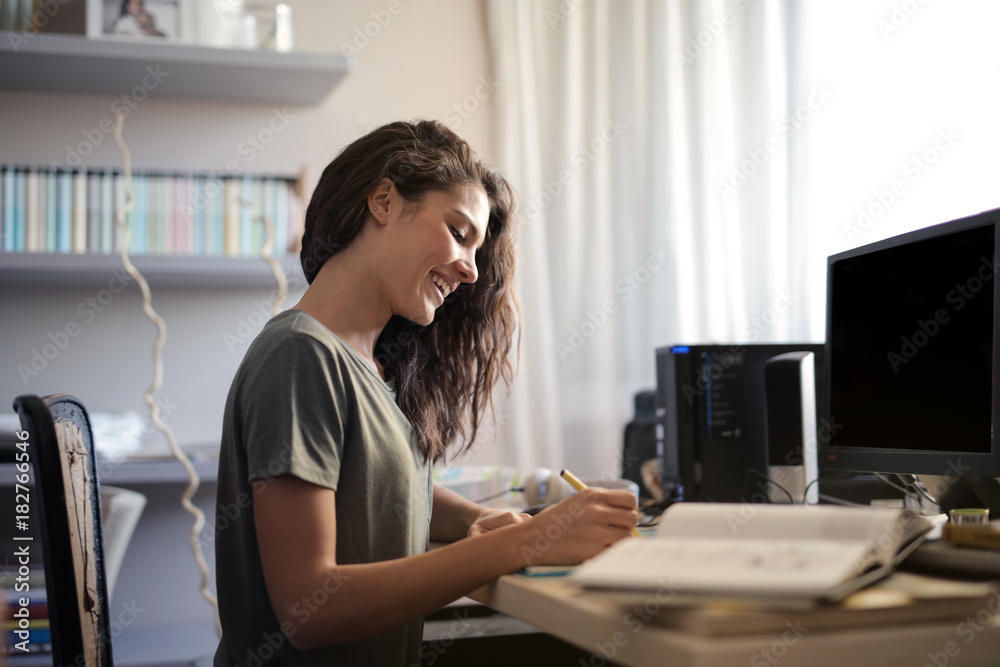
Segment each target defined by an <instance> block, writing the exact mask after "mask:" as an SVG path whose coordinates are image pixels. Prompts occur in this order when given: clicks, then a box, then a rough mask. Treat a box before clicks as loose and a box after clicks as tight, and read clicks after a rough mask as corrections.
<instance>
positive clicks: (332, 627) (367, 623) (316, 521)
mask: <svg viewBox="0 0 1000 667" xmlns="http://www.w3.org/2000/svg"><path fill="white" fill-rule="evenodd" d="M435 495H436V494H435ZM335 496H336V494H335V492H334V491H332V490H330V489H327V488H324V487H321V486H317V485H314V484H310V483H309V482H305V481H303V480H300V479H298V478H296V477H291V476H287V475H283V476H280V477H277V478H274V479H272V480H269V482H267V483H265V482H260V481H258V482H254V520H255V523H256V530H257V542H258V544H259V545H260V554H261V564H262V566H263V570H264V579H265V583H266V584H267V591H268V595H269V596H270V598H271V604H272V605H273V607H274V610H275V613H276V614H277V617H278V620H279V622H280V623H281V627H282V630H283V631H284V632H285V634H286V635H287V636H288V638H289V641H290V642H291V644H292V645H293V646H295V647H296V648H299V649H313V648H320V647H322V646H328V645H332V644H338V643H344V642H351V641H358V640H360V639H364V638H367V637H372V636H375V635H378V634H381V633H383V632H385V631H387V630H390V629H392V628H394V627H398V626H400V625H403V624H405V623H408V622H410V621H412V620H413V619H415V618H419V617H421V616H425V615H426V614H428V613H430V612H432V611H434V610H436V609H439V608H440V607H442V606H443V605H445V604H447V603H448V602H451V601H452V600H454V599H456V598H458V597H461V596H462V595H465V594H466V593H469V592H471V591H472V590H474V589H476V588H477V587H479V586H481V585H482V584H484V583H487V582H489V581H491V580H492V579H495V578H496V577H498V576H500V575H502V574H506V573H508V572H513V571H514V570H517V569H519V568H521V567H524V566H525V565H529V564H530V565H544V564H565V563H579V562H582V561H583V560H586V559H587V558H590V557H591V556H594V555H596V554H597V553H599V552H600V551H602V550H603V549H604V548H605V547H607V546H608V545H610V544H612V543H614V542H617V541H618V540H620V539H622V538H623V537H627V536H628V535H629V532H630V530H631V529H632V527H633V526H635V525H636V523H637V520H638V513H637V512H636V508H635V497H634V496H633V495H632V494H630V493H628V492H627V491H609V490H605V489H588V490H586V491H582V492H580V493H578V494H576V495H574V496H572V497H570V498H568V499H566V500H564V501H563V502H561V503H559V504H558V505H556V506H554V507H551V508H549V509H547V510H545V511H544V512H541V513H539V514H538V515H537V516H535V517H534V518H533V519H532V520H530V521H525V522H523V523H515V524H511V525H508V526H505V527H503V528H498V529H496V530H491V531H490V532H488V533H485V534H482V535H477V536H475V537H472V538H470V539H465V540H460V541H458V542H456V543H454V544H450V545H448V546H445V547H443V548H441V549H435V550H433V551H429V552H427V553H424V554H420V555H417V556H411V557H408V558H399V559H395V560H389V561H382V562H378V563H365V564H358V565H340V564H338V563H337V561H336V545H337V528H336V523H337V522H336V497H335Z"/></svg>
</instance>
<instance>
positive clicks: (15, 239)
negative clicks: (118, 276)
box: [0, 165, 303, 257]
mask: <svg viewBox="0 0 1000 667" xmlns="http://www.w3.org/2000/svg"><path fill="white" fill-rule="evenodd" d="M296 192H297V190H296V183H295V181H293V180H291V179H287V178H276V177H261V176H226V177H218V176H213V175H208V174H190V173H181V174H161V173H147V172H135V173H133V175H132V187H131V194H132V199H133V204H132V209H131V211H130V212H129V213H128V214H127V215H126V222H127V223H128V225H129V227H130V230H131V240H130V243H129V252H130V253H132V254H135V255H143V254H165V255H175V256H192V255H203V256H219V255H231V256H242V257H256V256H257V255H259V254H260V252H261V249H262V247H263V244H264V240H265V238H266V231H265V229H264V227H263V225H262V224H261V223H260V222H259V220H258V218H259V217H261V216H263V217H266V218H267V219H268V220H270V222H271V224H272V226H273V228H274V233H275V243H274V246H273V248H272V250H271V254H272V255H274V256H281V255H284V254H287V253H289V252H294V251H295V248H296V246H297V244H298V237H299V236H300V235H301V232H302V217H303V209H302V205H301V202H300V201H299V198H298V196H297V194H296ZM125 202H126V192H125V178H124V174H123V173H122V172H120V171H115V170H112V169H78V170H67V169H50V168H46V167H20V166H16V165H2V166H0V248H2V250H3V251H4V252H48V253H76V254H82V253H92V254H113V253H116V252H118V251H119V249H120V247H121V242H122V238H123V232H122V231H121V229H120V228H119V226H118V224H117V212H118V211H119V210H120V209H122V207H123V206H124V205H125Z"/></svg>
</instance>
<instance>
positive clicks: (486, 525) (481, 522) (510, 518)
mask: <svg viewBox="0 0 1000 667" xmlns="http://www.w3.org/2000/svg"><path fill="white" fill-rule="evenodd" d="M525 521H531V516H530V515H528V514H520V513H518V512H508V511H506V510H499V509H492V508H489V507H484V508H483V509H482V512H480V514H479V517H478V518H477V519H476V520H475V521H473V522H472V525H470V526H469V535H468V536H469V537H473V536H475V535H482V534H483V533H488V532H490V531H491V530H495V529H497V528H503V527H504V526H509V525H511V524H515V523H524V522H525Z"/></svg>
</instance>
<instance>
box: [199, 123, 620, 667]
mask: <svg viewBox="0 0 1000 667" xmlns="http://www.w3.org/2000/svg"><path fill="white" fill-rule="evenodd" d="M513 200H514V195H513V192H512V190H511V188H510V186H509V185H508V184H507V182H506V180H505V179H504V178H503V177H502V176H501V175H500V174H498V173H497V172H495V171H494V170H492V169H490V168H489V167H487V166H486V165H484V164H483V163H482V162H480V161H479V160H478V159H477V158H476V156H475V154H474V153H473V152H472V150H471V149H470V148H469V146H468V145H467V144H466V143H465V142H464V141H462V140H461V139H460V138H459V137H458V136H457V135H456V134H455V133H454V132H452V131H451V130H449V129H448V128H446V127H445V126H444V125H442V124H441V123H437V122H430V121H425V122H420V123H413V124H411V123H402V122H400V123H392V124H389V125H386V126H383V127H381V128H378V129H376V130H375V131H373V132H372V133H370V134H368V135H366V136H364V137H362V138H360V139H358V140H357V141H355V142H354V143H352V144H351V145H349V146H348V147H347V148H345V149H344V150H343V152H341V154H340V155H338V156H337V158H335V159H334V160H333V162H332V163H330V165H329V166H328V167H327V168H326V169H325V170H324V172H323V175H322V177H321V178H320V181H319V184H318V185H317V187H316V190H315V192H314V194H313V198H312V201H311V202H310V204H309V207H308V210H307V212H306V225H305V233H304V235H303V242H302V254H301V259H302V267H303V269H304V271H305V275H306V279H307V280H308V281H309V283H310V285H309V288H308V289H307V290H306V293H305V294H304V295H303V297H302V299H301V301H300V302H299V303H298V304H297V305H296V306H295V307H294V308H293V309H291V310H289V311H287V312H285V313H281V314H279V315H277V316H276V317H274V318H273V319H272V320H271V321H270V322H268V323H267V324H266V325H265V327H264V329H263V330H262V331H261V333H260V335H259V336H258V337H257V339H256V340H255V341H254V342H253V343H252V344H251V345H250V347H249V349H248V350H247V354H246V357H245V358H244V360H243V362H242V364H241V365H240V368H239V370H238V371H237V374H236V378H235V379H234V381H233V385H232V388H231V389H230V393H229V397H228V399H227V401H226V412H225V416H224V421H223V437H222V448H221V454H220V460H219V490H218V508H219V509H218V522H217V528H218V527H219V526H226V527H225V528H224V529H221V530H219V529H217V530H216V534H217V537H216V572H217V579H218V589H219V609H220V616H221V621H222V627H223V636H222V641H221V643H220V645H219V649H218V651H217V652H216V656H215V664H216V665H234V664H257V665H270V664H282V665H318V664H336V665H364V666H366V667H369V666H372V665H398V666H402V665H412V664H418V663H419V660H420V656H419V650H420V641H421V638H422V623H421V620H420V619H421V617H422V616H424V615H426V614H427V613H429V612H431V611H434V610H436V609H437V608H439V607H441V606H442V605H444V604H446V603H447V602H449V601H451V600H454V599H455V598H457V597H460V596H461V595H464V594H466V593H468V592H470V591H472V590H473V589H475V588H476V587H478V586H480V585H482V584H484V583H486V582H488V581H490V580H491V579H494V578H496V577H497V576H498V575H501V574H505V573H507V572H511V571H513V570H516V569H518V568H520V567H524V566H525V565H528V564H537V565H545V564H566V563H579V562H581V561H582V560H584V559H586V558H589V557H591V556H593V555H595V554H596V553H598V552H600V551H601V550H603V549H604V548H605V547H606V546H607V545H609V544H612V543H614V542H616V541H618V540H619V539H622V538H624V537H626V536H628V534H629V531H630V530H631V529H632V527H633V526H635V524H636V521H637V514H636V510H635V498H634V496H633V495H632V494H631V493H629V492H627V491H610V490H604V489H591V490H587V491H583V492H581V493H580V494H579V495H577V496H574V497H572V498H570V499H567V500H566V501H564V502H563V503H560V504H559V505H556V506H554V507H553V508H551V509H550V510H547V511H544V512H541V513H539V514H538V515H537V516H536V517H534V518H530V517H528V516H527V515H524V514H517V513H512V512H501V511H498V510H493V509H489V508H486V507H483V506H480V505H477V504H474V503H471V502H469V501H467V500H465V499H463V498H461V497H460V496H458V495H457V494H455V493H453V492H450V491H448V490H447V489H444V488H441V487H437V486H436V485H433V484H432V483H431V468H432V465H433V463H434V462H435V461H438V460H440V459H441V458H442V457H443V456H444V454H445V452H446V450H447V449H448V448H449V447H451V446H456V447H457V448H458V449H460V450H461V449H464V448H467V447H469V446H470V445H471V444H472V442H473V441H474V439H475V436H476V432H477V429H478V426H479V424H480V419H481V418H482V416H483V414H484V412H485V411H486V410H487V409H489V406H490V405H491V397H492V392H493V388H494V385H496V384H497V382H498V381H499V380H500V379H501V378H503V379H504V380H505V381H507V382H509V381H510V379H511V376H512V372H513V369H512V363H511V359H510V356H511V353H512V348H513V347H514V346H515V339H514V329H515V326H516V324H517V301H516V297H515V294H514V291H513V280H514V275H513V272H514V252H515V246H514V232H515V221H514V216H513ZM234 508H235V509H234ZM465 538H467V539H465ZM429 539H433V540H438V541H446V542H455V544H452V545H448V546H446V547H444V548H441V549H436V550H434V551H431V552H428V551H427V546H428V540H429Z"/></svg>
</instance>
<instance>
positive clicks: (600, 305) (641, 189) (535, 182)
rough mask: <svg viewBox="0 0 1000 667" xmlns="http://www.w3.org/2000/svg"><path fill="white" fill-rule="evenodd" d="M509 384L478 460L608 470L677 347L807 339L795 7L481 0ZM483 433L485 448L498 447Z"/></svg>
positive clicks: (804, 102)
mask: <svg viewBox="0 0 1000 667" xmlns="http://www.w3.org/2000/svg"><path fill="white" fill-rule="evenodd" d="M487 8H488V14H487V17H488V23H489V25H488V27H489V35H490V39H491V49H492V55H493V62H494V72H495V79H496V80H497V81H498V82H499V85H498V87H497V93H496V95H495V103H496V113H497V116H496V119H497V120H496V123H497V133H498V136H497V161H498V167H499V168H500V169H501V170H502V171H503V172H504V173H505V174H506V175H507V177H508V178H509V179H510V180H511V181H512V183H513V185H514V187H515V188H516V189H517V191H518V193H519V197H520V212H521V221H522V222H521V237H520V248H521V257H520V275H519V284H520V294H521V299H522V308H523V311H524V312H523V315H524V317H523V327H522V336H523V337H522V348H521V363H520V372H519V374H518V378H517V380H516V382H515V386H514V388H513V391H512V393H511V395H510V397H509V399H508V400H506V401H505V402H504V403H502V405H501V406H500V409H499V411H498V418H499V423H498V424H497V426H496V429H495V436H496V437H495V440H494V442H493V444H492V445H491V446H490V447H489V448H482V449H477V450H475V451H474V454H473V456H472V459H473V460H475V459H481V460H483V461H491V462H501V463H506V464H510V465H515V466H517V467H520V468H531V467H535V466H546V467H550V468H554V469H558V468H561V467H569V468H571V469H573V470H574V471H576V472H578V474H581V475H586V476H600V475H606V474H609V473H611V474H616V473H617V472H618V465H619V463H618V462H619V459H620V455H621V447H622V432H623V428H624V425H625V424H626V423H627V422H628V421H629V419H630V418H631V416H632V413H633V410H632V396H633V394H634V393H635V392H636V391H638V390H640V389H643V388H652V387H654V386H655V375H654V351H655V349H656V348H657V347H659V346H663V345H667V344H672V343H698V342H724V343H728V342H748V341H783V340H793V339H804V338H805V333H806V332H807V331H808V329H807V322H808V313H807V312H806V309H805V304H804V299H802V298H800V286H801V285H803V284H804V281H803V273H804V266H803V263H804V259H802V258H804V257H805V254H804V252H801V251H800V249H801V248H803V247H804V244H805V238H804V231H803V229H802V228H801V227H800V226H798V225H796V224H795V223H796V219H797V216H798V211H799V208H800V207H801V204H800V203H799V201H798V200H797V198H796V197H795V196H794V193H795V192H796V188H795V187H794V183H795V181H796V178H797V174H798V171H797V163H798V161H799V160H800V159H801V156H800V151H801V148H800V142H799V141H797V134H796V130H797V126H800V125H801V124H802V123H806V122H808V117H809V116H810V115H811V114H812V113H815V112H816V110H817V109H818V108H819V107H821V106H822V104H824V99H823V91H822V90H821V89H820V88H819V87H818V86H817V87H814V88H810V86H809V84H808V82H803V81H800V74H799V73H798V71H797V70H796V68H795V67H794V66H793V65H794V63H795V62H796V51H797V45H796V43H795V40H794V35H795V34H796V32H797V31H796V30H795V22H796V20H797V17H796V15H795V8H794V4H793V3H791V2H779V1H777V0H760V1H756V0H755V1H754V2H746V1H743V0H738V1H736V0H729V1H721V0H719V1H705V0H702V1H700V2H696V1H694V0H670V1H665V0H660V1H653V0H649V1H642V0H632V1H616V2H611V1H607V0H605V1H599V0H590V1H582V0H581V1H580V2H570V1H569V0H562V1H561V2H557V1H555V0H552V1H547V2H539V1H535V0H488V3H487ZM493 435H494V434H493V433H488V434H487V437H492V436H493Z"/></svg>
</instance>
